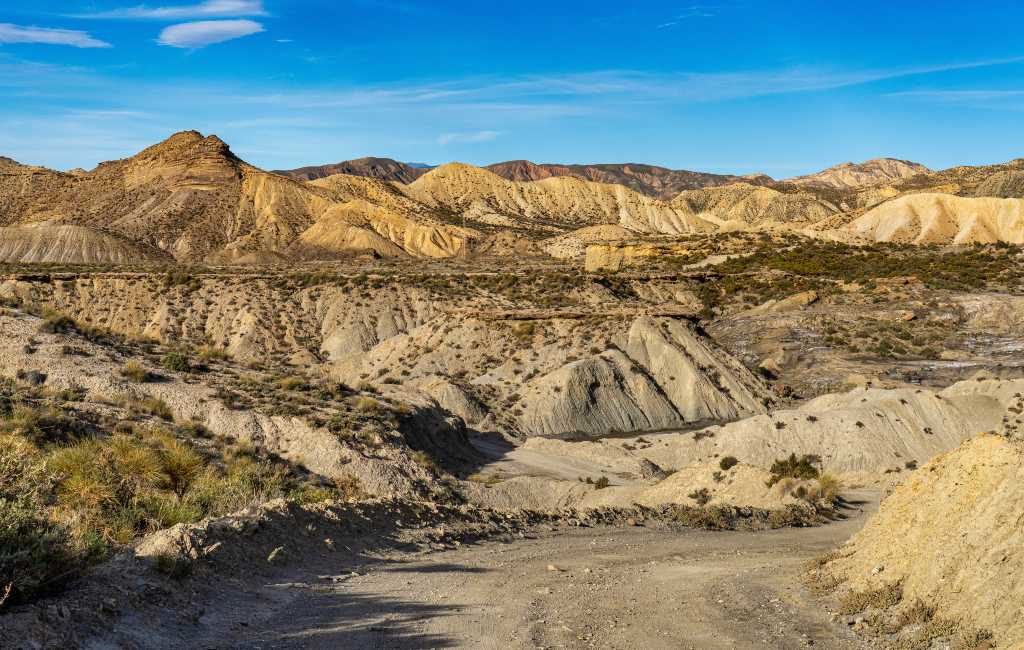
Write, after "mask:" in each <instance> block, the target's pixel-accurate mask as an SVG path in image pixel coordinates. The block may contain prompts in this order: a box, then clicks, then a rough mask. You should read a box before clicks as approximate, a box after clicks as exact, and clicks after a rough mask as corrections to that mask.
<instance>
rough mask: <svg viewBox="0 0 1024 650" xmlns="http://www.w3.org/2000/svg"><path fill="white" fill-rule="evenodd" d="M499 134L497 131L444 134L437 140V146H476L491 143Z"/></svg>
mask: <svg viewBox="0 0 1024 650" xmlns="http://www.w3.org/2000/svg"><path fill="white" fill-rule="evenodd" d="M499 135H501V134H500V133H498V132H497V131H473V132H470V133H445V134H444V135H441V136H440V137H438V138H437V144H439V145H441V146H442V147H444V146H447V145H450V144H478V143H480V142H491V141H492V140H494V139H496V138H497V137H498V136H499Z"/></svg>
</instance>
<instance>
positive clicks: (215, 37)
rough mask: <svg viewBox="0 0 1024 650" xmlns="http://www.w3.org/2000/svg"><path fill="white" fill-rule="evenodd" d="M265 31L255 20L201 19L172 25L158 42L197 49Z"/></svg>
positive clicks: (161, 34) (165, 30)
mask: <svg viewBox="0 0 1024 650" xmlns="http://www.w3.org/2000/svg"><path fill="white" fill-rule="evenodd" d="M262 31H265V30H264V29H263V25H261V24H260V23H258V22H256V21H254V20H201V21H198V22H193V23H181V24H180V25H171V26H170V27H167V28H166V29H164V30H163V31H162V32H160V38H159V39H158V41H157V42H158V43H160V44H161V45H168V46H170V47H179V48H184V49H197V48H201V47H206V46H207V45H213V44H214V43H223V42H225V41H231V40H234V39H236V38H242V37H243V36H250V35H252V34H259V33H260V32H262Z"/></svg>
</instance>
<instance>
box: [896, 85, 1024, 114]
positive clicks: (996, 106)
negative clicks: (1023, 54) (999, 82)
mask: <svg viewBox="0 0 1024 650" xmlns="http://www.w3.org/2000/svg"><path fill="white" fill-rule="evenodd" d="M886 97H891V98H896V99H908V100H912V101H919V102H926V103H930V104H948V105H954V106H961V107H966V108H976V109H988V110H1003V111H1020V110H1024V90H1012V89H1010V90H1008V89H998V90H996V89H971V90H907V91H903V92H896V93H888V94H887V95H886Z"/></svg>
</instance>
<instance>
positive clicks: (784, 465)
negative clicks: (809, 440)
mask: <svg viewBox="0 0 1024 650" xmlns="http://www.w3.org/2000/svg"><path fill="white" fill-rule="evenodd" d="M819 463H821V458H819V457H818V456H814V455H809V454H805V455H803V456H800V457H799V458H798V457H797V455H796V454H790V455H789V458H781V459H779V460H776V461H775V462H774V463H772V466H771V469H770V470H769V471H770V472H771V478H770V479H769V480H768V487H771V486H773V485H775V484H776V483H778V482H779V481H781V480H782V479H784V478H794V479H800V480H811V479H816V478H818V476H819V475H820V471H819V470H818V468H817V465H818V464H819Z"/></svg>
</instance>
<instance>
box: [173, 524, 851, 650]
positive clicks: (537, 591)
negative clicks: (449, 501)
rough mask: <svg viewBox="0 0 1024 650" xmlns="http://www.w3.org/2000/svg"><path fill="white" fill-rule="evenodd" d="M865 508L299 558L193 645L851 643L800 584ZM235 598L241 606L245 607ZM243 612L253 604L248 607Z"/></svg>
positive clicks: (210, 617)
mask: <svg viewBox="0 0 1024 650" xmlns="http://www.w3.org/2000/svg"><path fill="white" fill-rule="evenodd" d="M865 516H866V515H865V514H861V513H859V512H858V511H857V509H854V510H853V511H852V513H851V517H850V518H849V519H847V520H845V521H841V522H839V523H834V524H830V525H828V526H823V527H819V528H813V529H784V530H777V531H767V532H759V533H750V532H706V531H693V530H684V531H672V530H665V529H653V528H652V529H648V528H643V527H630V528H617V529H587V528H583V529H572V530H570V531H565V530H562V531H558V532H555V531H551V532H547V531H545V532H540V533H537V534H536V535H535V536H532V537H529V538H527V539H521V540H516V541H512V542H511V543H502V542H484V543H481V544H477V545H473V546H466V547H462V548H458V549H454V550H447V551H441V552H431V553H427V554H395V555H384V556H381V557H380V558H379V559H377V560H371V561H365V562H363V563H360V564H359V565H357V566H347V567H342V566H304V567H301V568H297V569H296V573H295V575H293V576H289V578H290V579H289V580H287V581H285V582H281V581H277V582H274V583H272V584H263V585H259V586H258V589H257V591H258V598H257V599H256V600H258V601H259V602H260V603H261V604H260V605H259V607H258V610H257V613H256V615H255V616H254V617H253V618H250V619H249V620H248V621H245V622H242V621H238V620H235V621H230V620H229V619H231V618H233V617H231V616H230V615H229V616H227V617H226V618H225V620H224V621H222V622H223V624H224V625H223V626H218V625H212V623H214V622H215V620H216V617H217V616H219V615H220V614H222V613H224V612H226V611H227V610H229V609H230V608H231V607H232V603H231V602H230V599H229V601H226V602H223V603H220V604H219V606H217V605H215V606H214V607H213V608H212V609H211V610H210V611H209V612H208V614H207V615H206V616H204V618H205V619H206V620H204V621H203V622H204V623H206V625H203V626H202V627H203V628H205V629H208V630H209V629H216V628H219V630H220V631H218V632H217V633H215V634H213V635H210V636H206V637H203V638H196V639H193V640H192V641H193V642H194V646H195V647H232V648H236V647H240V648H448V647H470V648H591V647H596V648H637V649H639V648H644V649H647V648H803V647H809V646H812V645H813V646H814V647H818V648H858V647H863V644H862V642H858V641H857V640H856V639H855V637H853V635H852V634H851V633H850V632H848V631H847V630H846V629H845V628H843V627H842V626H841V625H837V624H835V623H831V622H830V621H829V617H828V613H827V612H826V611H825V610H824V608H823V607H822V605H821V603H820V602H817V601H816V600H815V599H814V598H813V597H812V596H811V594H809V593H808V592H807V591H806V590H805V589H804V588H803V587H802V586H801V582H800V575H801V572H802V569H803V566H804V563H805V562H806V561H807V560H808V559H810V558H812V557H814V556H815V555H818V554H820V553H823V552H825V551H827V550H829V549H832V548H834V547H836V546H837V545H839V544H840V543H842V542H843V541H845V540H846V539H847V538H849V536H850V535H852V534H853V533H854V532H855V531H856V530H857V529H858V528H859V527H860V526H861V525H863V522H864V519H865ZM256 595H257V594H252V593H251V592H250V593H249V594H247V595H246V599H247V600H246V601H245V602H247V603H248V604H249V606H250V607H251V606H252V603H253V602H254V600H253V596H256ZM250 611H252V610H250Z"/></svg>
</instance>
